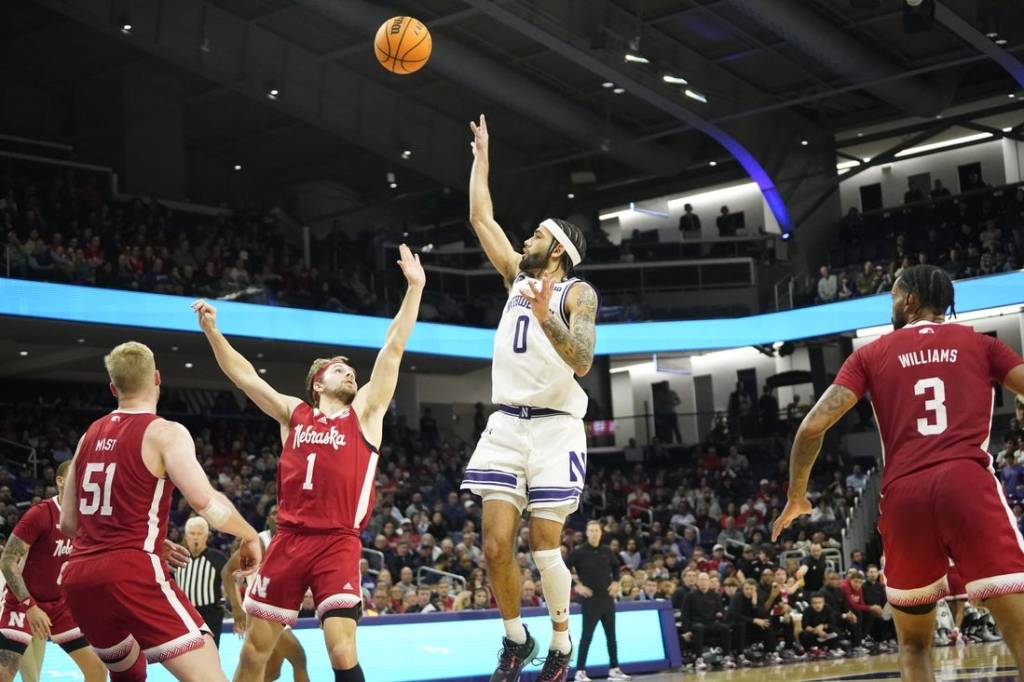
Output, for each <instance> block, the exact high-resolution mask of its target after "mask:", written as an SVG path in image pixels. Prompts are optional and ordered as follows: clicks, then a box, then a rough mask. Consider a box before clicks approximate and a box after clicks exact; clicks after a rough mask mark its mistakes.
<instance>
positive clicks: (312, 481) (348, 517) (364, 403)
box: [192, 244, 426, 682]
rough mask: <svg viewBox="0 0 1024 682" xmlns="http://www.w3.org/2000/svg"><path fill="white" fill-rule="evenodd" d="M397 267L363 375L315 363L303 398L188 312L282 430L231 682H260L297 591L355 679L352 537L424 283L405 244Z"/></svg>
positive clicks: (292, 613)
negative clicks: (388, 315) (283, 390)
mask: <svg viewBox="0 0 1024 682" xmlns="http://www.w3.org/2000/svg"><path fill="white" fill-rule="evenodd" d="M399 253H400V256H401V258H400V260H399V261H398V265H399V267H401V269H402V273H403V274H404V275H405V279H406V281H407V282H408V285H409V286H408V289H407V290H406V293H405V298H404V299H403V300H402V305H401V307H400V308H399V310H398V314H397V315H395V319H394V321H393V322H392V323H391V326H390V327H388V330H387V334H386V336H385V339H384V346H383V347H382V348H381V349H380V352H379V353H378V354H377V360H376V362H375V363H374V365H373V373H372V374H371V375H370V380H369V381H368V382H366V384H365V385H364V386H363V387H362V388H359V387H358V386H357V384H356V372H355V370H354V369H352V367H351V366H350V365H349V364H348V361H347V359H346V358H344V357H342V356H336V357H333V358H318V359H316V360H314V361H313V364H312V366H311V367H310V369H309V373H308V375H307V377H306V390H307V392H308V394H309V399H310V402H308V403H307V402H305V401H304V400H303V399H302V398H296V397H292V396H286V395H282V394H280V393H278V392H277V391H275V390H274V389H273V388H272V387H271V386H270V384H268V383H267V382H266V381H264V380H263V379H262V378H261V377H260V375H259V374H258V373H257V372H256V369H255V368H254V367H253V366H252V363H250V362H249V361H248V360H246V359H245V358H244V357H242V355H241V354H240V353H239V352H238V351H236V350H235V349H234V348H232V347H231V344H229V343H228V341H227V339H225V338H224V335H223V334H221V333H220V331H219V330H218V329H217V311H216V310H215V309H214V308H213V306H211V305H210V304H209V303H207V302H205V301H196V302H195V303H194V304H193V305H192V308H193V310H195V311H196V313H197V315H198V318H199V325H200V326H201V327H202V329H203V332H205V333H206V338H207V340H208V341H209V342H210V346H212V348H213V353H214V355H216V357H217V364H218V365H220V368H221V370H222V371H223V372H224V374H226V375H227V377H228V378H229V379H230V380H231V382H232V383H234V384H235V386H237V387H238V388H240V389H242V391H243V392H245V394H246V395H247V396H249V399H250V400H252V401H253V402H254V403H255V404H256V405H257V407H259V408H260V409H261V410H263V412H264V413H266V414H267V416H269V417H273V418H274V419H275V420H276V421H277V423H278V424H279V425H280V427H281V442H282V444H283V446H284V447H283V448H282V450H281V459H280V462H279V463H278V467H277V533H276V534H275V535H274V539H273V542H271V543H270V544H269V547H268V550H267V557H266V560H265V561H264V562H263V566H261V567H260V570H259V573H257V574H256V577H255V578H254V579H253V581H252V585H250V587H249V588H248V589H247V590H246V594H245V600H244V602H243V608H244V609H245V612H246V613H247V614H248V616H249V618H248V622H247V624H246V632H245V643H244V644H243V646H242V657H241V660H239V662H238V668H237V669H236V670H235V680H236V681H242V680H245V681H248V682H257V681H260V682H261V681H262V680H263V677H264V669H265V667H266V664H267V659H269V658H270V655H271V652H272V651H273V650H274V646H275V643H276V642H277V640H278V637H280V635H281V631H282V630H283V629H284V627H285V626H286V625H294V624H295V622H296V620H297V619H298V615H299V606H300V605H301V604H302V599H303V597H304V596H305V594H306V589H307V588H310V589H312V591H313V600H314V602H315V604H316V615H317V618H318V619H319V621H320V624H321V626H322V628H323V631H324V641H325V643H326V645H327V652H328V654H329V656H330V660H331V667H332V668H333V669H334V679H335V680H336V682H338V681H340V682H362V681H363V680H364V679H365V677H364V676H363V670H362V667H361V666H360V665H359V661H358V659H357V657H356V624H357V623H358V621H359V618H360V617H361V615H362V588H361V585H360V574H359V559H360V558H361V557H362V543H361V542H360V539H359V532H360V531H361V530H362V529H363V528H365V527H366V525H367V523H368V522H369V519H370V515H371V513H372V512H373V501H374V475H375V472H376V470H377V459H378V456H379V455H378V449H379V447H380V441H381V433H382V431H383V425H384V414H385V412H387V409H388V405H390V404H391V398H392V397H393V396H394V394H395V386H396V385H397V383H398V369H399V366H400V365H401V362H402V353H403V352H404V351H405V344H406V342H407V341H408V340H409V335H410V334H411V333H412V328H413V326H414V325H415V324H416V316H417V315H418V314H419V307H420V299H421V298H422V296H423V287H424V285H425V283H426V277H425V275H424V274H423V267H422V266H421V265H420V260H419V257H418V256H414V255H413V254H412V252H411V251H410V250H409V247H407V246H406V245H405V244H402V246H401V247H400V248H399Z"/></svg>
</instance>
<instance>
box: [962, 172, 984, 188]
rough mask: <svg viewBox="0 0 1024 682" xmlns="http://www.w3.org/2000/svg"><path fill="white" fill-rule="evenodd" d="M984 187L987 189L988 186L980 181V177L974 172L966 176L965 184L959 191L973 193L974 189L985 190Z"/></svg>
mask: <svg viewBox="0 0 1024 682" xmlns="http://www.w3.org/2000/svg"><path fill="white" fill-rule="evenodd" d="M986 187H988V185H987V184H985V181H984V180H982V179H981V175H979V174H978V173H976V172H971V173H969V174H968V175H967V182H965V183H964V185H963V187H961V188H960V191H961V192H973V191H974V190H976V189H985V188H986Z"/></svg>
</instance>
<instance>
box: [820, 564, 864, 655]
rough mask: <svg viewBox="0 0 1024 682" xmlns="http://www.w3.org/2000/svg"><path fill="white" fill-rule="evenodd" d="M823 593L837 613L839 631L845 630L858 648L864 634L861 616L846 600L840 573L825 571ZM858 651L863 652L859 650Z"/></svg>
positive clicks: (833, 610)
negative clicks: (861, 627) (862, 633)
mask: <svg viewBox="0 0 1024 682" xmlns="http://www.w3.org/2000/svg"><path fill="white" fill-rule="evenodd" d="M822 594H824V595H825V601H826V602H827V603H828V605H829V607H830V608H831V609H832V612H833V613H835V614H836V621H837V627H838V631H839V632H845V633H846V636H847V638H848V639H849V640H850V642H851V643H852V644H853V647H854V649H855V650H856V649H858V648H859V647H860V643H861V636H862V635H861V629H860V618H858V617H857V614H856V613H854V612H853V609H852V608H850V604H849V602H847V600H846V592H844V591H843V585H842V581H841V580H840V578H839V574H838V573H836V572H835V571H827V572H826V573H825V587H824V588H823V589H822ZM851 653H852V652H851ZM857 653H863V652H862V651H858V652H857Z"/></svg>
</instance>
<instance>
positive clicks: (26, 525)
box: [7, 497, 71, 606]
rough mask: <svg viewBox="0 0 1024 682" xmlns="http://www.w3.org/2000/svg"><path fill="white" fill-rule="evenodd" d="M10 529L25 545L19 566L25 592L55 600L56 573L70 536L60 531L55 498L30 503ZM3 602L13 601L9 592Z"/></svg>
mask: <svg viewBox="0 0 1024 682" xmlns="http://www.w3.org/2000/svg"><path fill="white" fill-rule="evenodd" d="M11 533H12V534H13V535H17V536H18V537H19V538H20V539H21V541H22V542H24V543H25V544H26V545H29V550H28V555H27V556H26V557H25V559H24V565H23V566H22V569H21V574H22V576H23V577H24V578H25V587H27V588H28V593H29V594H30V595H32V598H33V599H35V600H36V601H38V602H53V601H58V600H59V599H60V598H61V596H62V595H61V591H60V588H59V587H58V586H57V577H58V576H59V575H60V572H61V569H62V568H63V567H64V564H65V563H67V560H68V557H69V556H70V555H71V538H69V537H68V536H66V535H64V533H61V532H60V505H59V504H58V503H57V498H56V497H52V498H50V499H48V500H43V501H42V502H39V503H38V504H34V505H32V507H30V508H29V510H28V511H27V512H25V515H24V516H22V517H21V519H20V520H19V521H18V523H17V525H16V526H14V530H13V531H11ZM7 602H8V603H9V604H11V605H12V606H13V605H14V604H16V603H17V601H16V600H15V598H14V595H13V594H11V593H10V592H8V593H7Z"/></svg>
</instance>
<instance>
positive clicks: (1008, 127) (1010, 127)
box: [1003, 126, 1013, 133]
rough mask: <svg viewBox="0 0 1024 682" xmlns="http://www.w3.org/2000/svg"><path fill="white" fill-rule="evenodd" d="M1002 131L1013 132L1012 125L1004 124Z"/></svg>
mask: <svg viewBox="0 0 1024 682" xmlns="http://www.w3.org/2000/svg"><path fill="white" fill-rule="evenodd" d="M1003 132H1004V133H1012V132H1013V127H1012V126H1006V127H1005V128H1003Z"/></svg>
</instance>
